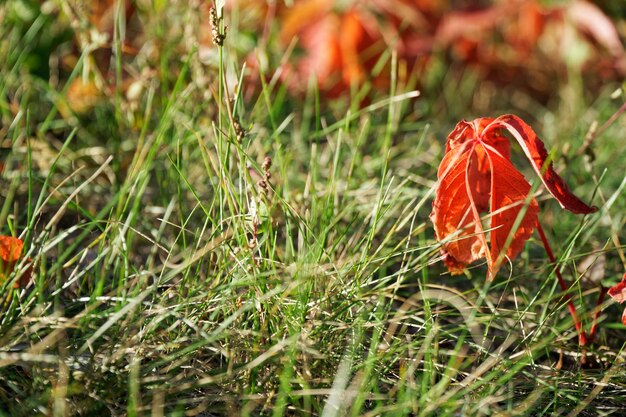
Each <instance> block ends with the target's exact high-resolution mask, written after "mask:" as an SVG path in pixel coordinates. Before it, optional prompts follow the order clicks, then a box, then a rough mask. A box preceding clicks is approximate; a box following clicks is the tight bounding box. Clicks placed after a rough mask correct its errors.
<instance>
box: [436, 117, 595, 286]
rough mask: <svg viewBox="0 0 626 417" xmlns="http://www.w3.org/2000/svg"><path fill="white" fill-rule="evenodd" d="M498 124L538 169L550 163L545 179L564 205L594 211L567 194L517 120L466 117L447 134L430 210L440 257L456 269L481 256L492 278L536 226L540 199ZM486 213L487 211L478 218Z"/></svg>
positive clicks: (540, 145)
mask: <svg viewBox="0 0 626 417" xmlns="http://www.w3.org/2000/svg"><path fill="white" fill-rule="evenodd" d="M500 128H506V129H507V130H509V131H510V132H511V133H512V134H513V136H514V137H516V139H517V140H518V141H519V142H520V144H521V145H522V148H523V149H524V151H525V152H526V153H527V155H530V156H529V158H530V159H531V162H532V163H533V166H534V167H535V169H536V170H537V166H539V167H542V166H544V165H546V166H547V170H546V171H545V173H544V174H543V176H542V180H543V181H544V183H545V184H546V186H547V187H548V189H549V190H550V192H551V193H552V194H553V195H554V196H555V198H557V200H559V202H560V203H561V204H562V205H563V206H564V207H565V208H567V209H568V210H571V211H574V212H576V213H589V212H591V211H593V210H594V208H591V207H589V206H587V205H586V204H585V203H583V202H582V201H580V200H579V199H578V198H577V197H576V196H574V195H573V194H572V193H571V192H569V190H568V189H567V186H566V185H565V183H564V182H563V180H562V179H561V178H560V177H559V176H558V175H557V174H556V173H555V172H554V170H553V169H552V166H551V165H549V164H546V160H547V152H546V150H545V148H544V146H543V143H542V142H541V141H540V140H539V139H538V138H537V136H536V135H535V134H534V132H533V131H532V129H530V127H529V126H528V125H526V124H525V123H524V122H522V121H521V120H520V119H519V118H517V117H516V116H512V115H505V116H501V117H499V118H497V119H495V120H494V119H492V118H481V119H476V120H474V121H472V122H467V121H465V120H463V121H461V122H459V123H458V124H457V125H456V127H455V128H454V130H453V131H452V132H451V133H450V135H449V136H448V140H447V143H446V154H445V155H444V158H443V160H442V161H441V165H440V166H439V170H438V173H437V176H438V178H439V188H438V190H437V193H436V195H435V200H434V201H433V211H432V213H431V219H432V221H433V224H434V227H435V235H436V238H437V240H439V241H441V242H442V243H443V245H442V252H443V259H444V262H445V264H446V266H447V267H448V269H449V270H450V271H451V272H452V273H453V274H454V273H459V272H461V271H462V270H463V269H464V268H465V267H466V266H467V265H469V264H470V263H472V262H474V261H476V260H479V259H482V258H486V260H487V266H488V271H489V272H488V275H487V278H488V279H493V277H494V276H495V275H496V273H497V272H498V269H499V268H500V266H501V264H502V262H503V260H504V258H505V257H507V258H509V259H514V258H515V257H516V256H517V255H518V254H519V252H520V251H521V250H522V248H523V247H524V243H525V242H526V240H528V238H529V237H530V235H531V234H532V232H533V230H534V229H535V227H536V225H537V214H538V212H539V207H538V205H537V201H536V200H535V199H534V198H533V197H532V196H530V191H531V187H530V184H528V182H527V181H526V179H525V178H524V176H523V175H522V174H521V173H520V172H519V171H518V170H517V169H516V168H515V167H514V166H513V165H512V164H511V162H510V150H509V142H508V139H507V138H506V137H504V136H503V135H502V132H501V130H500ZM520 132H522V133H520ZM538 172H541V170H538ZM485 212H489V215H488V216H487V217H486V218H485V219H482V218H481V213H485ZM520 216H521V217H520ZM518 217H520V220H519V224H516V223H517V219H518ZM483 220H484V221H485V224H486V225H488V226H483ZM485 229H488V230H487V231H486V230H485Z"/></svg>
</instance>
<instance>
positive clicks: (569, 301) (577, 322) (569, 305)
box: [537, 222, 587, 346]
mask: <svg viewBox="0 0 626 417" xmlns="http://www.w3.org/2000/svg"><path fill="white" fill-rule="evenodd" d="M537 231H538V232H539V237H540V238H541V242H542V243H543V247H544V248H545V250H546V253H547V254H548V258H550V261H551V262H552V264H553V265H554V273H555V274H556V277H557V279H558V281H559V285H560V286H561V289H562V290H563V292H564V297H565V299H566V300H567V308H568V309H569V313H570V314H571V315H572V319H573V320H574V326H575V327H576V332H578V343H579V344H580V346H585V345H586V344H587V335H586V334H585V331H584V330H583V328H582V324H581V322H580V319H579V318H578V315H577V314H576V307H574V303H572V297H571V295H570V294H569V293H568V292H567V290H568V289H569V288H568V286H567V284H566V283H565V280H564V279H563V275H561V271H560V270H559V266H558V265H557V263H556V258H555V257H554V253H553V252H552V248H551V247H550V243H549V242H548V238H547V237H546V234H545V233H544V231H543V228H542V227H541V223H539V222H537Z"/></svg>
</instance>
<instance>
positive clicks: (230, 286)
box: [0, 1, 626, 417]
mask: <svg viewBox="0 0 626 417" xmlns="http://www.w3.org/2000/svg"><path fill="white" fill-rule="evenodd" d="M61 3H63V2H61ZM63 4H64V3H63ZM29 5H30V3H29V2H24V1H9V2H7V3H6V4H5V5H3V6H0V14H4V16H8V17H10V18H11V19H16V20H13V23H14V24H11V25H9V24H0V32H1V33H0V38H2V39H3V41H2V44H1V45H2V47H1V48H0V58H1V59H2V62H3V66H2V67H1V69H0V71H1V72H0V117H2V124H1V127H0V140H1V143H2V147H3V152H4V154H5V168H4V171H3V173H2V176H1V186H0V190H1V191H0V193H1V194H2V199H1V200H0V201H1V205H0V206H1V211H0V228H1V230H2V233H3V234H14V235H19V236H21V237H23V238H24V239H25V241H26V247H27V248H29V249H28V255H27V256H28V257H29V258H31V262H30V263H31V264H32V265H33V268H34V270H33V275H32V280H31V283H30V284H29V286H28V287H26V288H20V289H14V288H13V282H15V281H16V280H17V279H19V275H20V274H21V273H24V269H25V268H24V267H22V268H18V270H17V272H16V274H14V275H13V276H11V277H10V279H9V280H7V281H5V282H3V283H1V285H2V287H1V290H0V291H1V293H2V297H3V299H4V300H5V301H4V303H3V307H2V313H1V315H0V415H3V416H5V415H6V416H9V415H10V416H21V415H24V416H26V415H28V416H32V415H51V416H65V415H128V416H140V415H151V416H161V415H168V416H170V415H171V416H182V415H201V416H212V415H243V416H247V415H272V416H281V415H302V416H305V415H322V416H326V417H328V416H339V415H342V416H344V415H351V416H357V415H359V416H361V415H363V416H377V415H385V416H408V415H419V416H430V415H438V416H439V415H482V414H485V415H499V416H509V415H533V416H537V415H597V414H600V413H603V415H621V413H623V412H622V401H621V398H622V397H623V394H624V390H625V389H626V369H624V366H623V354H622V347H623V340H625V339H624V334H625V333H624V326H623V325H621V324H619V317H620V313H619V309H618V308H617V307H615V306H613V305H611V302H610V301H606V302H605V303H604V304H603V305H602V309H603V310H602V314H601V316H600V319H601V328H600V331H599V335H598V337H597V340H596V342H597V343H596V344H595V345H593V346H591V347H589V349H588V350H586V351H581V350H580V349H579V348H578V345H577V339H576V333H575V331H574V329H573V326H572V322H571V318H570V316H569V315H568V312H567V306H566V301H567V300H566V299H565V297H563V294H562V293H561V292H560V289H559V288H558V285H557V281H556V277H555V276H554V274H553V273H552V267H551V265H550V262H549V261H548V259H547V257H546V255H545V253H544V252H543V249H542V247H541V244H540V242H539V240H538V236H537V235H534V237H533V238H532V239H531V240H530V241H529V243H528V244H527V245H526V249H525V251H524V252H523V253H522V254H521V256H520V257H519V258H518V259H517V260H515V261H514V262H513V263H512V265H511V266H510V267H507V266H505V267H504V268H503V269H502V271H501V272H500V274H499V276H498V277H497V278H496V279H495V280H494V281H493V282H491V283H486V282H485V280H484V277H485V275H486V267H485V266H484V265H478V266H476V267H473V268H471V269H469V270H468V271H467V273H466V275H465V276H460V277H459V276H449V275H448V274H447V273H446V272H445V269H444V267H443V266H442V264H441V262H439V261H440V256H439V244H438V243H437V242H436V241H435V240H434V236H433V231H432V226H431V223H430V221H429V218H428V215H429V213H430V210H431V201H432V197H433V193H434V190H435V187H436V170H437V166H438V164H439V162H440V160H441V157H442V154H443V147H444V139H445V137H446V135H447V134H448V132H449V131H450V130H451V128H452V127H453V126H454V124H455V123H456V122H457V121H458V120H459V119H460V118H462V117H465V118H467V119H470V118H472V117H474V116H486V115H490V116H497V115H499V114H502V113H505V112H515V113H517V114H519V115H520V116H522V117H524V118H525V119H526V120H527V121H528V122H529V123H530V124H531V125H532V126H533V127H534V128H535V129H536V130H537V132H538V133H539V134H540V136H541V137H542V138H543V139H544V140H545V142H546V144H547V146H548V147H549V148H550V149H551V150H554V152H555V155H556V157H557V160H556V162H557V168H558V170H559V171H560V172H561V173H563V175H564V176H565V177H566V179H567V181H568V183H569V184H570V185H571V186H572V188H573V189H574V190H575V192H576V193H577V194H578V195H580V196H582V197H583V199H584V200H591V199H592V197H593V203H594V204H596V205H598V206H599V207H600V210H599V211H598V212H597V213H594V214H592V215H589V216H587V217H584V218H583V217H580V216H576V215H573V214H571V213H567V212H563V211H562V210H560V208H559V207H558V204H556V203H555V202H554V201H551V200H549V199H547V198H546V199H543V200H542V201H541V202H540V205H541V221H542V224H543V225H544V228H545V230H546V232H547V234H548V239H550V240H551V242H552V245H553V247H554V249H555V251H556V252H557V253H556V255H557V258H558V259H559V262H560V263H561V264H562V265H563V267H564V274H565V275H566V278H568V279H569V280H570V281H571V282H574V283H575V284H574V285H573V287H572V289H571V291H570V293H571V294H572V296H573V297H574V301H575V303H576V305H577V306H579V307H580V306H584V308H585V310H586V314H581V315H582V319H583V321H584V323H585V326H587V328H588V327H589V325H590V318H591V310H592V309H593V308H594V306H595V299H596V297H597V290H598V280H600V279H601V280H604V282H605V284H608V283H611V282H612V283H614V282H615V281H617V280H618V278H619V277H620V276H621V274H622V273H623V271H624V261H625V259H624V254H623V250H624V248H623V246H622V243H621V241H622V240H623V239H624V236H623V233H622V227H623V225H624V221H625V219H624V216H623V213H624V212H625V211H626V210H625V208H626V207H625V203H624V198H623V197H622V192H623V187H624V184H625V181H624V174H623V172H622V170H621V168H620V166H621V164H622V162H623V161H624V158H626V155H625V152H626V151H625V150H624V148H623V146H622V134H621V132H622V131H623V128H624V124H625V123H626V122H625V120H624V119H623V118H621V119H618V120H617V121H616V122H615V123H614V124H613V125H611V126H610V127H609V128H608V129H606V130H605V131H604V132H603V133H602V134H601V135H599V136H598V137H597V138H595V140H594V141H593V142H592V145H591V146H592V149H593V151H594V153H595V159H593V160H589V159H585V157H584V155H578V154H577V150H578V149H579V148H580V146H581V144H582V143H583V142H584V139H585V135H586V133H587V131H588V130H589V128H590V126H591V124H592V123H593V122H594V121H597V122H598V123H600V124H602V123H603V122H604V121H606V120H607V119H609V117H610V116H611V115H612V114H614V113H615V111H616V110H617V109H618V108H619V107H620V106H621V105H622V103H623V95H619V96H618V97H615V98H612V97H611V93H612V92H613V91H615V90H616V89H618V88H620V86H619V85H615V84H607V85H606V86H605V87H604V89H603V90H602V91H597V92H594V93H593V94H589V93H588V92H586V91H585V90H584V88H583V87H582V85H581V83H577V80H576V79H574V80H570V81H569V82H567V83H564V84H563V85H562V86H559V90H558V91H555V98H554V99H553V100H552V101H551V102H550V103H548V104H547V105H545V106H543V105H540V104H538V103H536V102H533V101H532V100H529V99H528V98H523V99H519V97H520V96H516V97H518V99H517V100H515V99H512V98H511V97H507V96H499V95H497V94H496V95H494V96H493V97H490V99H489V100H487V101H485V100H478V99H476V97H477V96H478V95H480V94H482V93H481V80H480V77H479V75H478V74H472V73H471V72H470V71H469V70H467V71H465V70H463V71H464V72H462V73H459V72H453V70H451V69H450V70H449V72H447V71H446V69H445V66H443V65H441V66H440V70H439V71H440V72H439V73H436V74H430V77H431V82H429V83H428V84H427V85H425V86H422V87H420V95H419V97H416V96H417V93H414V92H413V91H414V89H413V88H412V87H410V86H403V85H402V84H401V83H400V82H398V83H397V84H394V85H391V86H390V88H389V92H387V93H384V94H381V95H380V96H374V99H373V100H372V101H371V103H370V104H368V105H366V106H359V103H358V102H355V101H354V100H352V101H350V100H343V99H340V100H333V101H331V102H327V100H326V99H324V98H323V95H321V94H320V93H318V92H317V91H316V90H315V88H314V87H313V88H311V89H310V92H309V94H308V95H307V96H306V97H305V98H303V99H297V98H293V97H290V96H289V94H288V93H287V92H286V89H285V87H284V86H283V85H282V84H281V82H280V81H277V80H275V79H272V77H271V74H265V78H264V82H263V83H262V90H261V92H260V94H258V96H256V97H257V98H255V97H253V98H249V97H248V96H246V95H245V94H244V93H243V92H244V89H241V93H239V92H238V93H237V94H236V97H235V94H234V93H233V92H231V93H230V95H231V97H230V98H231V99H235V98H236V104H234V103H235V102H234V101H232V100H230V101H229V100H227V97H226V91H227V90H225V88H224V84H223V82H220V80H222V81H223V79H224V78H225V77H226V74H228V77H229V78H228V80H229V86H228V87H232V86H233V84H232V80H233V79H240V76H241V72H242V69H243V67H242V62H243V59H242V58H241V56H240V52H239V51H238V49H237V47H236V43H237V42H238V38H237V36H238V33H237V31H236V30H235V29H231V31H230V32H229V33H228V36H227V38H226V43H225V46H224V47H223V48H219V52H218V54H214V55H212V56H213V57H215V58H216V59H217V61H216V64H215V65H214V66H213V65H205V64H203V63H202V62H201V61H200V60H199V55H198V51H197V49H196V47H195V46H194V45H193V43H192V42H183V34H184V33H185V32H184V31H185V27H181V28H179V29H178V30H179V32H175V31H174V34H172V31H168V29H169V26H168V23H171V22H170V21H169V20H168V19H181V20H180V21H185V20H182V19H184V18H185V13H186V12H185V9H184V8H183V7H181V6H180V5H178V4H177V3H176V4H174V5H173V6H172V11H171V14H172V16H171V17H169V16H165V17H163V18H161V20H160V18H159V17H158V15H157V14H155V16H154V17H153V19H154V21H153V22H147V24H146V25H145V26H146V28H148V29H146V30H147V31H148V32H149V33H148V34H149V36H151V37H152V38H153V39H154V42H155V44H158V45H159V47H160V48H161V51H160V54H159V55H158V57H157V58H155V57H151V56H145V55H142V54H139V55H138V56H137V57H136V58H134V59H131V60H130V61H129V62H127V61H128V60H127V58H123V57H122V56H121V55H120V54H115V53H114V54H113V62H114V66H115V68H116V69H115V71H114V74H115V77H116V79H117V80H118V81H121V78H123V76H124V75H123V73H124V72H125V71H128V69H129V68H130V70H133V71H135V72H137V73H141V70H142V69H143V68H150V69H154V72H153V73H152V74H153V75H152V76H151V77H148V78H146V79H144V83H143V85H142V90H141V94H140V95H139V98H137V99H134V98H133V97H129V96H128V94H127V93H126V92H125V91H122V90H121V89H119V88H117V89H114V90H113V91H112V92H110V93H109V94H108V95H104V96H99V97H97V98H96V103H95V105H93V106H88V107H89V108H88V110H86V111H84V112H76V111H73V110H71V105H72V104H73V103H68V99H67V97H68V91H67V88H66V87H64V85H66V84H65V83H63V82H59V83H57V84H54V83H51V82H48V81H47V80H45V79H42V78H41V76H40V75H39V74H38V73H37V69H38V68H39V67H38V66H37V64H36V63H33V62H32V61H33V60H34V59H35V57H37V56H38V54H39V53H40V52H39V49H41V48H49V50H53V49H52V47H51V46H49V45H48V44H46V42H59V43H60V42H61V41H63V42H66V41H67V40H68V39H71V35H68V32H67V31H68V30H69V29H67V28H66V26H64V24H63V23H62V22H59V21H57V20H55V19H54V18H53V17H51V16H50V15H47V14H45V13H41V12H39V11H37V10H36V8H32V7H31V8H28V6H29ZM155 7H156V6H155ZM20 8H25V9H24V10H26V11H24V10H22V9H20ZM29 10H30V12H29ZM18 12H19V13H18ZM20 13H21V14H20ZM29 13H30V14H29ZM187 13H190V12H187ZM16 16H17V17H16ZM237 16H238V15H237V14H236V13H235V14H233V16H232V18H233V19H235V18H236V17H237ZM8 17H7V18H8ZM18 23H19V24H18ZM243 24H244V23H243V22H238V21H236V20H235V21H234V22H233V26H232V27H234V28H237V27H239V26H241V25H243ZM64 27H65V29H63V28H64ZM118 30H119V28H118ZM173 30H174V29H173ZM51 33H52V34H55V36H58V39H57V40H56V41H55V40H54V39H53V40H52V41H51V40H50V36H51V35H50V34H51ZM242 36H243V35H242ZM38 48H39V49H38ZM114 49H115V50H117V51H119V50H121V46H120V42H119V38H118V41H117V43H114ZM215 51H216V49H214V50H213V52H215ZM52 56H53V57H54V53H53V54H52ZM51 62H53V60H52V61H51ZM89 63H90V64H89ZM88 64H89V65H93V60H92V57H91V56H89V55H88V54H83V55H80V57H79V60H78V62H77V65H76V66H75V67H74V69H73V70H72V71H67V73H63V71H61V70H59V71H60V73H61V79H63V80H64V81H65V80H71V79H75V78H80V77H83V76H84V74H89V72H87V71H86V70H85V66H86V65H88ZM122 69H123V70H124V71H122ZM50 73H54V69H51V70H50ZM231 75H232V77H231ZM391 78H392V79H394V78H393V77H391ZM455 80H456V81H455ZM244 82H245V81H244ZM113 85H121V83H117V84H116V83H113ZM494 94H495V93H494ZM472 103H475V104H476V105H475V106H474V105H472ZM480 103H483V104H482V105H481V104H480ZM485 103H486V104H485ZM235 118H238V120H240V121H241V125H242V126H243V128H244V129H245V131H246V134H245V136H243V137H241V136H240V137H239V138H237V134H236V129H235V126H234V124H233V121H234V120H235ZM514 153H515V154H516V155H515V156H514V159H515V162H516V164H517V166H520V167H523V168H524V172H526V173H528V174H529V175H528V178H532V173H531V170H530V167H528V165H527V164H524V161H523V158H522V157H521V152H519V149H517V150H515V151H514ZM268 157H269V158H271V166H268V165H269V164H268V162H266V158H268ZM261 180H264V181H265V183H263V182H261ZM588 257H592V258H591V259H593V260H595V264H600V263H602V264H603V265H604V266H603V267H601V268H600V269H599V270H600V272H599V274H600V277H599V278H598V277H596V278H595V280H596V281H595V283H593V284H592V283H589V282H588V281H587V280H586V279H582V278H581V276H582V275H583V273H584V272H585V271H584V270H582V269H581V268H580V265H581V262H582V261H583V260H585V259H587V258H588ZM599 257H602V259H600V258H599ZM596 258H597V259H596ZM25 263H26V261H24V262H23V263H22V266H24V265H25ZM581 358H585V360H582V359H581Z"/></svg>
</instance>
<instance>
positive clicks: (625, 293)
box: [607, 274, 626, 304]
mask: <svg viewBox="0 0 626 417" xmlns="http://www.w3.org/2000/svg"><path fill="white" fill-rule="evenodd" d="M607 294H609V296H610V297H611V298H612V299H614V300H615V301H617V302H618V303H620V304H621V303H623V302H624V301H626V274H624V276H623V277H622V282H620V283H619V284H617V285H614V286H613V287H611V288H609V290H608V291H607Z"/></svg>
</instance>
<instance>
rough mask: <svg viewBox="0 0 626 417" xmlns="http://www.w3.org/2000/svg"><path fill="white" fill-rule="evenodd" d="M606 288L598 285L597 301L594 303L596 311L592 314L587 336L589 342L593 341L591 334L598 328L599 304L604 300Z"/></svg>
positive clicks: (593, 334)
mask: <svg viewBox="0 0 626 417" xmlns="http://www.w3.org/2000/svg"><path fill="white" fill-rule="evenodd" d="M606 292H607V289H606V288H604V286H602V285H600V293H599V294H598V302H597V303H596V312H595V313H594V315H593V321H592V322H591V329H589V337H588V342H589V343H591V342H592V341H593V336H595V334H596V330H597V329H598V317H600V312H601V309H600V306H601V305H602V302H603V301H604V297H605V296H606Z"/></svg>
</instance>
